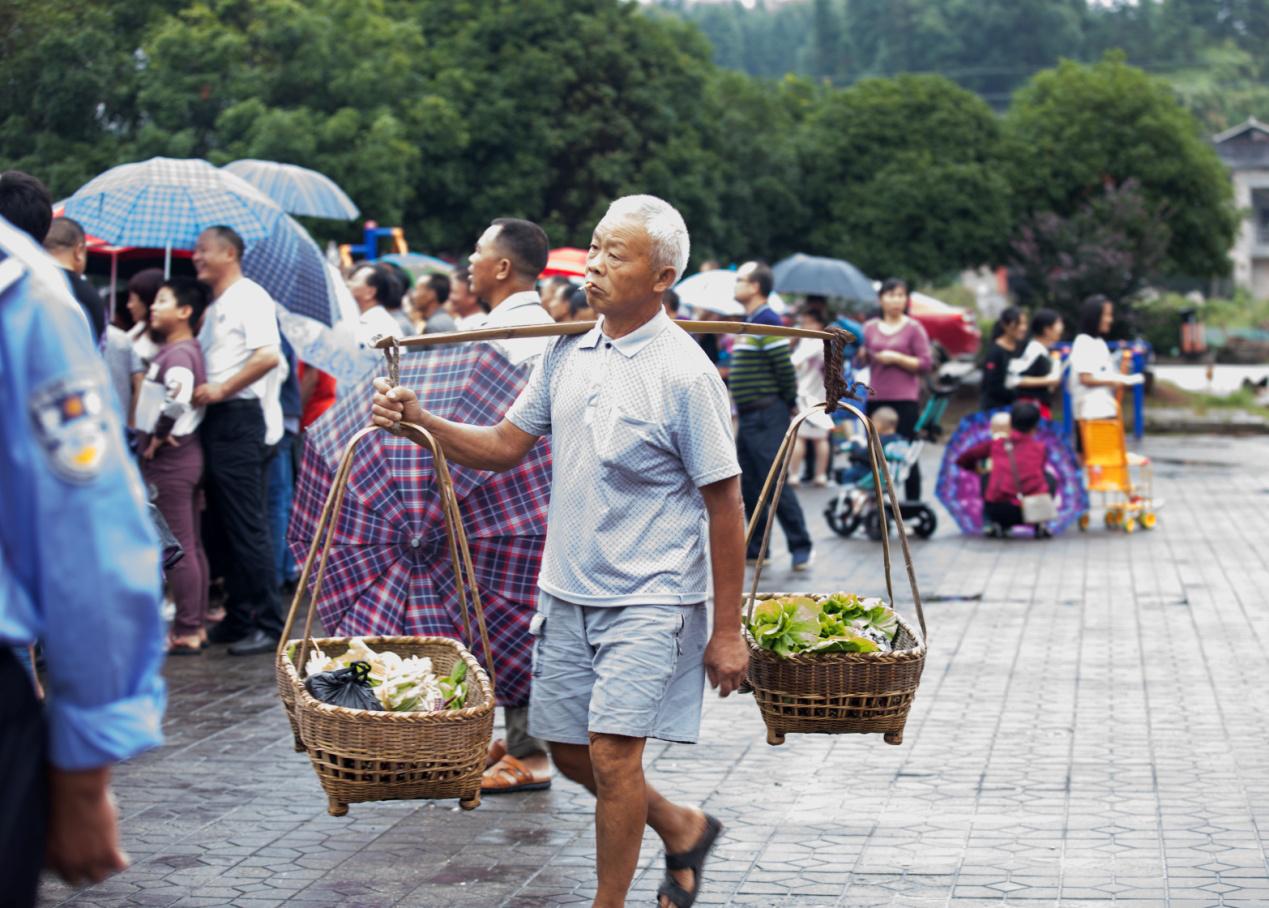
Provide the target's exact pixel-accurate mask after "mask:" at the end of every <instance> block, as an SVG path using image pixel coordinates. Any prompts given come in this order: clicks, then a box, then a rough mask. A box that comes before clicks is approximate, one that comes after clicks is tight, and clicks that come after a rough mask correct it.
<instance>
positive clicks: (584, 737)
mask: <svg viewBox="0 0 1269 908" xmlns="http://www.w3.org/2000/svg"><path fill="white" fill-rule="evenodd" d="M708 628H709V621H708V615H707V613H706V608H705V603H703V602H702V603H698V604H695V605H625V606H595V605H575V604H573V603H572V602H565V601H564V600H563V599H557V598H556V597H554V596H552V595H551V594H550V593H547V592H545V591H539V592H538V611H537V614H536V615H535V616H534V618H533V628H532V633H533V636H534V640H533V691H532V694H531V695H530V698H529V733H530V734H532V735H533V736H534V737H536V738H541V739H543V740H545V741H554V742H556V743H559V744H589V743H590V734H591V733H596V734H610V735H626V736H628V737H631V738H660V739H661V740H662V741H676V742H679V743H682V744H695V743H696V738H697V736H698V735H699V734H700V729H701V698H702V696H703V694H704V691H705V662H704V658H705V643H706V641H707V638H708V635H709V629H708Z"/></svg>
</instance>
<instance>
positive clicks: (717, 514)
mask: <svg viewBox="0 0 1269 908" xmlns="http://www.w3.org/2000/svg"><path fill="white" fill-rule="evenodd" d="M735 486H736V492H735V495H734V496H731V495H729V496H727V497H726V498H725V499H723V501H720V502H718V503H717V504H715V505H714V506H713V507H711V508H710V513H709V554H710V567H711V569H712V571H713V575H714V631H715V633H717V632H719V631H720V630H721V631H722V632H724V633H736V632H739V630H740V614H741V605H742V603H741V597H742V595H743V590H742V587H743V584H744V579H745V516H744V508H743V506H742V505H741V503H740V494H739V482H738V481H737V482H735Z"/></svg>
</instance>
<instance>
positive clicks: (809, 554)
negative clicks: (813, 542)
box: [793, 549, 815, 571]
mask: <svg viewBox="0 0 1269 908" xmlns="http://www.w3.org/2000/svg"><path fill="white" fill-rule="evenodd" d="M814 561H815V550H814V549H807V550H806V551H805V552H794V553H793V570H795V571H809V570H810V569H811V564H812V563H813V562H814Z"/></svg>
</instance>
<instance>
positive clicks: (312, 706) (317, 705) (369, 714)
mask: <svg viewBox="0 0 1269 908" xmlns="http://www.w3.org/2000/svg"><path fill="white" fill-rule="evenodd" d="M353 639H354V638H353V637H314V638H312V640H313V643H314V644H317V645H319V646H320V645H321V644H322V643H331V644H334V643H347V642H348V641H350V640H353ZM361 639H362V640H364V641H365V642H366V643H367V645H369V644H370V643H371V642H378V643H406V644H441V645H444V646H450V647H453V648H454V649H456V650H457V651H458V655H459V658H461V659H462V660H463V661H465V662H466V663H467V671H468V673H469V674H470V673H471V672H473V671H474V672H475V674H476V679H477V681H478V682H479V684H480V689H481V691H482V692H483V693H484V694H485V702H483V703H482V704H480V705H479V706H464V707H463V708H462V709H442V710H428V711H423V710H412V711H410V712H396V711H394V710H390V709H384V710H379V709H351V708H349V707H347V706H336V705H335V704H333V703H323V702H322V701H321V700H318V699H317V698H316V697H314V696H313V695H312V694H310V693H309V692H308V688H307V687H305V686H304V682H303V680H302V679H301V678H300V673H299V669H298V668H297V667H296V665H295V662H294V661H293V660H292V659H291V658H290V656H288V655H287V651H288V650H289V649H290V648H291V644H292V643H298V644H301V645H302V644H303V640H302V639H292V640H288V641H287V644H286V646H284V647H282V651H281V655H279V657H278V662H279V663H280V664H281V665H282V670H283V672H284V673H285V674H286V676H287V680H288V681H289V682H290V687H291V690H292V691H293V692H294V693H295V699H294V705H295V708H296V709H299V708H300V707H303V708H304V709H306V710H311V711H313V712H316V713H319V714H322V715H326V716H334V717H338V718H342V719H356V720H358V721H362V722H366V721H370V722H383V723H386V724H396V723H401V722H410V723H438V722H455V721H459V720H463V719H477V718H482V717H484V716H487V715H489V714H490V713H492V712H493V710H494V705H495V703H494V698H495V695H494V689H493V685H492V684H491V683H490V682H489V675H488V674H487V673H486V672H485V670H484V669H483V668H481V666H480V663H479V662H478V661H477V659H476V657H475V655H474V654H473V653H472V651H471V650H469V649H468V648H467V647H465V646H463V645H462V644H461V643H460V642H458V641H457V640H455V639H454V638H453V637H436V636H428V637H423V636H417V637H415V636H408V635H396V636H384V637H361Z"/></svg>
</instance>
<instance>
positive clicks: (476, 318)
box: [445, 267, 489, 331]
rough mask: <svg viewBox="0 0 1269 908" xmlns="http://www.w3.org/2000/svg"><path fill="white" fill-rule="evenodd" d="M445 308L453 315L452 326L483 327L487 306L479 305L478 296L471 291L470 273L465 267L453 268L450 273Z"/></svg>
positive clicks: (462, 329)
mask: <svg viewBox="0 0 1269 908" xmlns="http://www.w3.org/2000/svg"><path fill="white" fill-rule="evenodd" d="M445 308H446V309H447V310H448V311H449V314H450V315H452V316H453V317H454V327H455V329H456V330H458V331H473V330H475V329H476V328H482V327H484V324H485V319H486V318H487V317H488V315H489V308H488V307H487V306H483V305H481V302H480V298H479V297H478V296H477V295H476V294H475V293H474V292H473V291H472V289H471V273H470V272H469V271H468V270H467V268H466V267H461V268H455V269H454V273H453V274H452V275H450V284H449V302H447V303H446V304H445Z"/></svg>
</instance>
